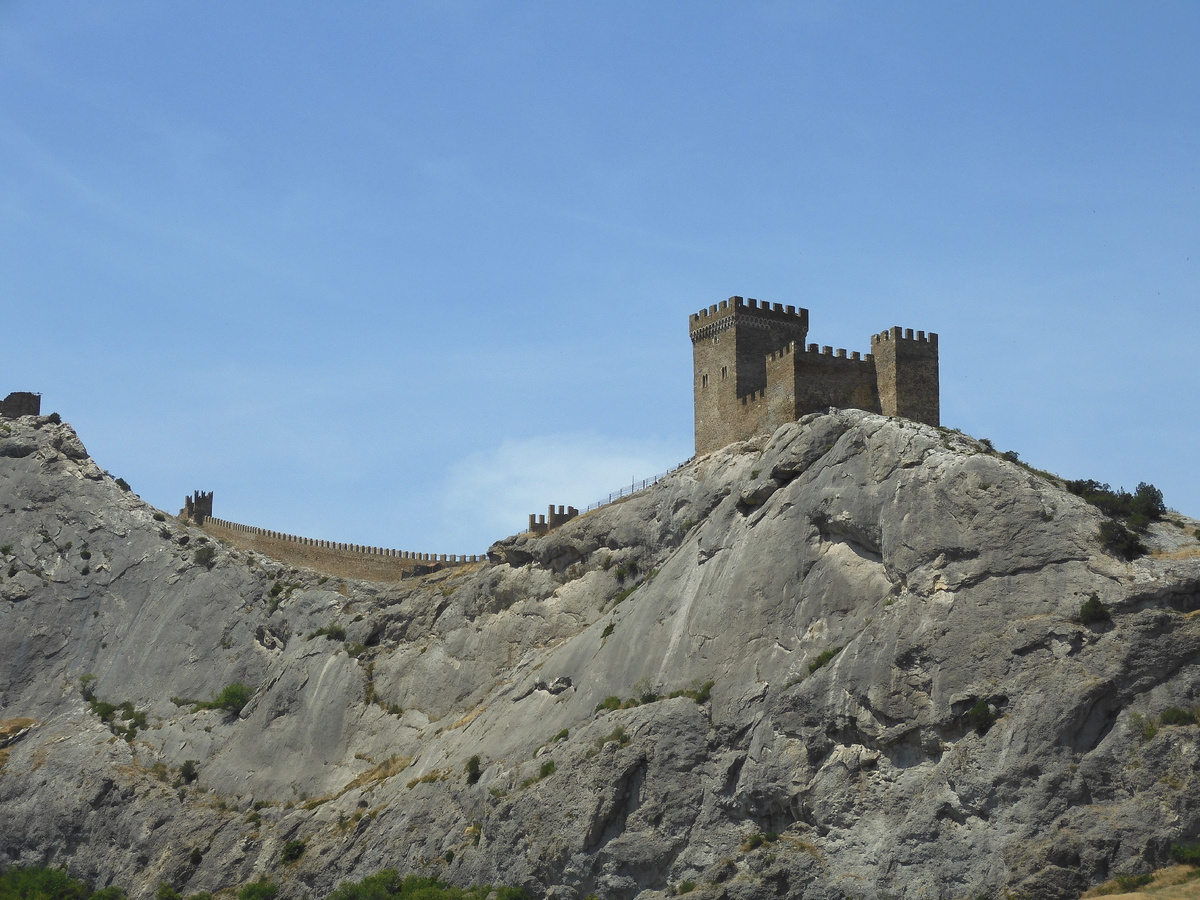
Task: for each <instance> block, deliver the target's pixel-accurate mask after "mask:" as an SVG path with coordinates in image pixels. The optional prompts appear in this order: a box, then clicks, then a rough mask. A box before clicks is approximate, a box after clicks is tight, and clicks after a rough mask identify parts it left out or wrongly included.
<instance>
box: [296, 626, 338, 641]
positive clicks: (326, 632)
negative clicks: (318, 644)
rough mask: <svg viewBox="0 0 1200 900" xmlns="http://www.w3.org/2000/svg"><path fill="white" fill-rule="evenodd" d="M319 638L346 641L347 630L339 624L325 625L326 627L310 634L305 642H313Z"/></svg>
mask: <svg viewBox="0 0 1200 900" xmlns="http://www.w3.org/2000/svg"><path fill="white" fill-rule="evenodd" d="M319 637H323V638H325V639H326V640H330V641H344V640H346V629H345V628H343V627H342V626H341V625H337V624H334V625H325V626H324V627H322V628H318V629H317V630H316V631H314V632H312V633H311V634H309V636H308V637H306V638H305V640H306V641H311V640H312V639H313V638H319Z"/></svg>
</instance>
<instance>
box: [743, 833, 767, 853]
mask: <svg viewBox="0 0 1200 900" xmlns="http://www.w3.org/2000/svg"><path fill="white" fill-rule="evenodd" d="M764 840H765V838H764V837H763V836H762V835H761V834H752V835H750V837H748V838H746V840H744V841H742V849H743V850H746V851H749V850H757V849H758V848H759V847H761V846H762V845H763V841H764Z"/></svg>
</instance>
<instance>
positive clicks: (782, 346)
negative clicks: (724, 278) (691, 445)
mask: <svg viewBox="0 0 1200 900" xmlns="http://www.w3.org/2000/svg"><path fill="white" fill-rule="evenodd" d="M688 333H689V335H690V337H691V340H692V377H693V396H694V405H695V419H696V453H697V454H698V455H699V454H704V453H710V452H711V451H713V450H717V449H720V448H721V447H724V446H726V445H727V444H731V443H733V442H735V441H744V440H746V439H747V438H750V437H753V436H754V435H756V434H763V433H767V432H771V431H774V430H775V429H776V428H778V427H779V426H780V425H783V424H784V423H786V422H793V421H795V420H796V419H798V418H800V417H801V416H804V415H807V414H808V413H811V412H819V411H821V410H825V409H828V408H829V407H831V406H832V407H839V408H850V409H865V410H867V411H868V412H876V413H883V414H884V415H888V416H903V417H904V418H908V419H913V420H915V421H918V422H924V423H926V424H929V425H938V424H940V416H941V409H940V401H939V384H938V343H937V335H936V334H933V333H932V332H931V333H930V334H929V335H928V336H926V334H925V332H923V331H919V332H917V333H916V336H914V335H913V331H912V329H911V328H909V329H901V328H898V327H894V328H890V329H888V330H887V331H884V332H881V333H879V334H876V335H873V336H872V337H871V351H872V352H871V353H867V354H865V355H864V354H861V353H859V352H857V351H855V352H853V353H847V351H845V350H842V349H839V350H836V351H835V350H834V348H833V347H829V346H819V345H817V344H806V343H805V341H806V339H807V337H808V310H807V309H797V308H796V307H793V306H784V305H782V304H780V303H774V304H772V303H760V302H759V301H757V300H753V299H751V300H744V299H743V298H741V297H730V298H729V299H728V300H727V301H722V302H721V303H718V304H715V305H713V306H710V307H709V308H708V309H702V310H700V312H698V313H695V314H694V315H692V316H691V317H690V319H689V320H688Z"/></svg>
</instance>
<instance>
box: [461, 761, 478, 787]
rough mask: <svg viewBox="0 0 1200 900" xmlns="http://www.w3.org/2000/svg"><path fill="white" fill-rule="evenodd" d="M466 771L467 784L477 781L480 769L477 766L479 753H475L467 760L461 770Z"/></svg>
mask: <svg viewBox="0 0 1200 900" xmlns="http://www.w3.org/2000/svg"><path fill="white" fill-rule="evenodd" d="M463 771H464V772H466V773H467V784H475V783H476V782H477V781H479V776H480V775H481V774H482V771H481V770H480V768H479V755H478V754H476V755H475V756H472V757H471V758H470V759H468V760H467V767H466V768H465V769H464V770H463Z"/></svg>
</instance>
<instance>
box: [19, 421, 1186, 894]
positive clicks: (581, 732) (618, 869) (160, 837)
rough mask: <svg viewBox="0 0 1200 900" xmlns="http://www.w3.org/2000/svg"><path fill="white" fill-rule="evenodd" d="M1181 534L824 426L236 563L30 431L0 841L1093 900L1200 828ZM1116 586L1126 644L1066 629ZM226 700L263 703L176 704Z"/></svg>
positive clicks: (83, 456) (551, 887) (133, 866)
mask: <svg viewBox="0 0 1200 900" xmlns="http://www.w3.org/2000/svg"><path fill="white" fill-rule="evenodd" d="M1171 519H1173V520H1174V521H1168V522H1164V523H1160V524H1158V525H1156V526H1154V528H1153V529H1152V531H1151V534H1150V535H1149V541H1150V543H1151V545H1152V546H1153V547H1154V548H1157V550H1158V551H1159V552H1157V553H1156V554H1155V555H1153V556H1150V557H1146V558H1143V559H1140V560H1138V561H1136V562H1134V563H1131V564H1126V563H1124V562H1120V561H1118V560H1116V559H1114V558H1112V557H1110V556H1107V555H1106V554H1104V553H1103V552H1102V551H1101V549H1100V547H1099V546H1098V544H1097V543H1096V539H1095V535H1096V532H1097V529H1098V526H1099V524H1100V522H1101V521H1102V517H1101V516H1100V514H1099V513H1098V512H1097V511H1096V510H1095V509H1093V508H1092V507H1090V506H1088V505H1087V504H1085V503H1084V502H1083V501H1081V500H1080V499H1078V498H1077V497H1074V496H1072V495H1071V494H1068V493H1066V492H1065V491H1063V490H1062V489H1061V488H1060V487H1059V486H1058V485H1057V484H1056V483H1054V482H1052V481H1050V480H1047V479H1046V478H1044V477H1042V476H1040V475H1038V474H1036V473H1033V472H1030V471H1028V470H1026V469H1024V468H1022V467H1020V466H1019V465H1016V464H1014V463H1012V462H1009V461H1007V460H1004V459H1002V458H1000V457H997V456H995V455H994V454H990V453H987V452H984V448H983V447H981V446H980V445H979V444H978V443H976V442H975V441H974V440H972V439H970V438H968V437H965V436H963V435H960V434H958V433H954V432H949V431H945V430H939V429H936V428H931V427H927V426H920V425H916V424H914V423H911V422H906V421H902V420H895V419H886V418H883V417H880V416H874V415H870V414H866V413H859V412H854V411H841V412H836V411H831V412H830V413H829V414H822V415H814V416H809V417H806V418H805V419H803V420H801V421H800V422H798V423H795V424H792V425H788V426H785V427H783V428H781V429H779V431H777V432H776V433H775V434H774V435H773V436H771V437H769V438H767V437H764V438H761V439H756V440H754V441H750V442H747V443H743V444H736V445H733V446H731V447H728V448H726V449H724V450H722V451H720V452H718V453H714V454H711V455H709V456H707V457H703V458H700V459H698V460H696V461H695V462H694V463H692V464H691V465H689V466H687V467H685V468H683V469H681V470H679V471H678V472H676V473H675V474H673V475H672V476H670V477H669V478H667V479H666V480H664V481H663V482H660V483H659V484H657V485H655V486H654V487H653V488H650V489H647V490H645V491H643V492H641V493H639V494H636V495H634V496H632V497H631V498H629V499H627V500H625V501H624V502H620V503H617V504H613V505H611V506H609V507H605V508H602V509H600V510H597V511H595V512H593V513H591V514H588V515H585V516H582V517H580V518H578V519H576V520H574V521H572V522H571V523H569V524H568V525H566V526H563V527H561V528H559V529H557V530H556V531H554V532H552V533H550V534H549V535H546V536H543V537H531V536H521V537H516V538H511V539H508V540H505V541H501V542H499V543H497V544H496V545H495V546H494V547H493V548H492V550H491V553H490V556H491V559H492V561H491V562H490V563H489V564H486V565H478V566H473V567H472V566H468V567H464V568H461V569H456V570H451V571H449V572H443V573H437V574H435V575H432V576H426V577H424V578H419V579H411V580H409V581H406V582H404V583H402V584H399V585H376V584H370V583H366V582H351V581H346V580H343V579H338V578H325V577H323V576H320V575H318V574H317V573H313V572H307V571H297V570H289V569H286V568H284V567H281V566H280V565H279V564H277V563H274V562H273V561H271V560H269V559H266V558H263V557H255V556H253V555H251V554H247V553H244V552H242V551H235V550H231V549H229V548H227V547H224V546H222V545H220V544H219V543H218V542H216V541H213V540H212V539H211V538H209V537H208V536H207V535H205V534H204V533H203V532H202V531H200V530H199V529H195V528H191V527H186V526H184V525H181V524H180V523H179V522H177V521H176V520H174V519H173V518H171V517H166V516H164V515H163V514H162V513H157V511H156V510H154V509H152V508H150V507H149V506H147V505H146V504H144V503H142V502H141V501H140V500H138V498H137V497H136V496H134V495H133V494H131V493H127V492H125V491H122V490H121V488H120V487H118V486H117V485H116V484H114V483H113V481H112V479H111V478H109V477H108V476H107V475H106V474H105V473H104V472H103V471H102V470H101V469H100V468H99V467H98V466H97V465H96V464H95V463H94V462H93V461H92V460H91V459H90V458H89V457H88V456H87V453H86V451H85V450H84V448H83V446H82V444H81V443H80V442H79V440H78V438H77V437H76V435H75V434H74V432H73V431H72V430H71V429H70V427H69V426H67V425H60V424H56V423H54V422H52V421H50V420H49V419H47V418H44V417H43V418H40V419H34V418H32V417H27V418H24V419H19V420H5V421H3V422H0V720H3V725H2V726H0V727H2V728H3V731H2V734H3V735H4V736H2V737H0V744H6V746H5V747H4V748H3V749H0V765H2V766H3V771H2V773H0V860H7V861H8V862H22V863H39V864H60V863H61V864H66V865H67V866H68V867H69V868H70V869H71V871H72V872H73V874H76V875H78V876H82V877H87V878H89V879H92V880H94V881H95V882H97V883H99V884H106V883H110V882H115V883H118V884H121V885H123V886H124V887H126V889H127V890H129V891H130V893H131V895H133V896H135V897H140V896H146V895H149V894H151V893H152V892H153V890H154V887H155V885H156V884H157V883H158V882H159V881H163V880H165V881H168V882H170V883H171V884H172V885H174V886H175V888H176V889H178V890H180V891H181V892H185V893H188V892H193V891H199V890H210V891H215V890H217V889H219V888H222V887H231V886H236V885H239V884H241V883H243V882H246V881H249V880H251V879H252V878H256V877H262V876H266V877H270V878H272V879H273V880H275V881H276V882H277V883H278V884H279V885H280V886H281V888H282V891H283V895H284V896H296V897H301V896H323V894H324V892H326V891H328V890H329V889H331V888H332V887H334V886H336V884H337V883H338V882H339V881H341V880H342V879H345V878H360V877H363V876H365V875H367V874H371V873H373V872H375V871H377V870H379V869H381V868H385V867H395V868H399V869H401V870H402V871H403V870H412V871H420V872H426V873H432V874H437V875H439V876H440V877H442V878H444V879H446V880H449V881H451V882H458V883H468V882H475V883H482V882H492V883H510V884H518V885H522V886H524V887H525V888H527V889H528V890H529V891H530V893H531V894H534V895H536V896H542V895H544V896H551V897H563V898H568V897H571V898H583V897H584V896H585V895H587V894H589V893H592V894H596V895H597V896H599V897H602V898H631V897H641V898H650V897H655V896H666V895H667V894H668V893H669V892H673V891H677V890H680V889H684V890H686V889H688V888H689V887H690V885H689V883H694V884H695V885H696V887H695V892H696V893H695V896H700V897H714V896H721V897H738V898H743V897H744V898H757V897H774V896H805V897H814V898H834V897H860V898H885V897H894V898H925V897H937V898H941V897H947V898H949V897H973V896H992V895H998V893H999V892H1000V891H1002V890H1008V891H1011V892H1014V893H1019V892H1025V893H1026V894H1027V895H1028V896H1036V897H1074V896H1077V895H1078V893H1079V891H1080V890H1082V889H1083V888H1084V887H1086V886H1087V885H1089V884H1092V883H1095V882H1097V881H1101V880H1103V879H1104V878H1106V877H1109V875H1110V874H1111V873H1112V872H1115V871H1118V870H1125V871H1130V872H1136V871H1141V870H1148V869H1149V868H1150V867H1151V866H1152V865H1154V864H1161V863H1162V862H1164V861H1165V860H1166V856H1167V851H1168V848H1169V846H1170V844H1171V843H1172V842H1173V841H1179V840H1181V839H1189V838H1190V839H1194V837H1195V835H1196V834H1197V831H1198V829H1200V793H1198V792H1197V774H1196V773H1197V767H1200V755H1198V752H1197V750H1198V745H1197V737H1198V735H1197V731H1198V729H1197V727H1196V726H1195V725H1190V724H1165V723H1163V722H1162V721H1161V719H1160V717H1161V714H1162V712H1163V711H1164V710H1168V709H1170V708H1172V707H1182V708H1189V709H1190V708H1193V707H1195V706H1196V704H1197V703H1200V699H1198V698H1197V694H1198V692H1200V616H1198V615H1197V612H1196V611H1197V610H1198V609H1200V545H1198V544H1197V541H1196V540H1195V538H1194V537H1193V529H1194V528H1195V527H1196V524H1197V523H1196V522H1194V521H1191V520H1183V519H1182V518H1180V517H1176V516H1172V517H1171ZM207 548H213V550H212V551H210V550H208V549H207ZM1093 592H1094V593H1096V594H1097V595H1098V596H1099V598H1100V599H1101V600H1102V601H1103V602H1104V603H1105V604H1106V605H1107V606H1108V608H1109V609H1110V610H1111V612H1112V619H1113V621H1112V622H1111V623H1106V624H1103V625H1092V626H1090V627H1089V626H1084V625H1082V624H1080V623H1079V621H1078V613H1079V609H1080V606H1081V604H1082V603H1083V601H1084V600H1085V599H1086V598H1088V596H1089V595H1090V594H1092V593H1093ZM838 648H841V649H840V652H836V653H834V652H833V651H836V650H837V649H838ZM810 670H811V671H810ZM708 682H711V683H712V684H711V687H710V686H708V684H707V683H708ZM232 683H244V684H246V685H248V686H249V687H250V688H252V690H253V695H252V697H251V699H250V701H249V703H247V704H246V705H245V707H244V708H242V709H241V710H240V712H239V713H236V714H235V713H231V712H229V711H226V710H222V709H199V710H197V709H195V708H194V704H193V703H189V702H186V701H188V700H207V699H209V698H211V697H212V696H213V695H214V694H216V693H217V692H219V691H220V690H221V689H222V688H223V687H224V686H226V685H229V684H232ZM671 693H676V694H678V696H675V697H670V696H664V695H670V694H671ZM85 696H91V697H94V699H95V701H104V702H107V703H109V704H113V705H118V706H119V705H120V704H122V703H125V702H128V703H130V704H131V706H130V707H129V708H128V711H129V712H132V713H141V714H144V719H143V720H139V719H138V718H123V716H125V715H127V713H122V712H120V711H119V710H118V711H112V710H111V709H110V708H109V707H104V706H102V705H99V703H98V702H92V703H89V702H88V700H87V699H85ZM173 698H174V700H173ZM609 698H617V700H616V701H613V700H610V699H609ZM630 699H635V700H639V701H641V702H639V703H638V704H637V705H633V704H632V703H628V702H625V701H628V700H630ZM606 701H607V702H606ZM618 701H619V702H618ZM981 701H982V703H983V704H984V705H985V707H986V712H984V711H982V710H983V709H984V707H981V706H980V703H981ZM235 705H236V704H235ZM617 706H624V707H626V708H612V707H617ZM972 710H974V716H972ZM98 713H100V714H103V715H104V717H105V719H107V721H105V720H104V719H102V717H101V715H98ZM991 718H994V723H993V724H991V727H990V728H987V727H986V726H987V724H988V720H989V719H991ZM131 724H132V725H134V730H135V733H134V734H131V733H130V730H129V726H130V725H131ZM115 732H120V733H119V734H118V733H115ZM473 757H478V760H477V761H476V762H477V765H473V764H472V758H473ZM193 761H194V762H193ZM193 770H194V771H196V772H198V777H196V778H195V780H190V776H191V774H192V772H193ZM289 842H303V843H304V848H305V849H304V852H303V855H301V856H300V857H299V859H290V857H292V856H294V855H295V853H296V852H297V850H298V848H299V844H298V843H290V847H289ZM285 847H289V852H286V853H285Z"/></svg>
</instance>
